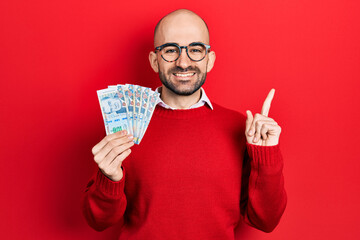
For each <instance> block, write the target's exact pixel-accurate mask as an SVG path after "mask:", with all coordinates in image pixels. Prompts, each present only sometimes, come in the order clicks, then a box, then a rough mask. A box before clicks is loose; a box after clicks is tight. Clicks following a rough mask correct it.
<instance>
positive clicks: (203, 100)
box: [155, 87, 213, 110]
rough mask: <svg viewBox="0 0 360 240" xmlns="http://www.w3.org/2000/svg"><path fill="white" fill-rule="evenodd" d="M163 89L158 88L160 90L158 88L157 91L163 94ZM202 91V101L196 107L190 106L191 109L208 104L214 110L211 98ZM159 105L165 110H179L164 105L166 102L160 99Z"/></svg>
mask: <svg viewBox="0 0 360 240" xmlns="http://www.w3.org/2000/svg"><path fill="white" fill-rule="evenodd" d="M161 88H162V87H158V88H156V90H155V91H156V92H158V93H160V94H161ZM200 90H201V98H200V100H199V101H198V102H197V103H195V104H194V105H192V106H190V107H189V109H192V108H198V107H202V106H204V105H205V103H206V104H207V105H209V107H210V108H211V110H213V106H212V105H211V102H210V100H209V98H208V97H207V96H206V93H205V90H204V89H203V88H200ZM157 104H159V105H160V106H161V107H163V108H167V109H171V110H176V109H177V108H173V107H170V106H169V105H167V104H166V103H164V101H163V100H162V99H161V98H159V100H158V103H157Z"/></svg>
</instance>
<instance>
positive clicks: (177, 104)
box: [160, 85, 201, 109]
mask: <svg viewBox="0 0 360 240" xmlns="http://www.w3.org/2000/svg"><path fill="white" fill-rule="evenodd" d="M160 92H161V95H160V97H161V99H162V100H163V101H164V103H166V104H167V105H169V106H170V107H172V108H176V109H188V108H190V107H191V106H192V105H194V104H195V103H197V102H198V101H199V100H200V97H201V88H200V89H199V90H197V91H196V92H194V93H193V94H191V95H189V96H182V95H178V94H176V93H174V92H172V91H171V90H170V89H168V88H166V87H165V86H164V85H163V86H162V87H161V91H160Z"/></svg>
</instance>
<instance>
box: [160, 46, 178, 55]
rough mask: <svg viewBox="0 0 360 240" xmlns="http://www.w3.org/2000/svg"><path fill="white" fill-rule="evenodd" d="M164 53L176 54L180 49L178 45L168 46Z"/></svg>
mask: <svg viewBox="0 0 360 240" xmlns="http://www.w3.org/2000/svg"><path fill="white" fill-rule="evenodd" d="M163 52H164V54H174V53H178V52H179V49H178V48H177V47H173V46H168V47H165V48H164V49H163Z"/></svg>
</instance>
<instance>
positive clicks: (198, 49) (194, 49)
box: [189, 46, 204, 53]
mask: <svg viewBox="0 0 360 240" xmlns="http://www.w3.org/2000/svg"><path fill="white" fill-rule="evenodd" d="M189 51H190V52H191V53H202V52H204V48H202V47H201V46H192V47H191V48H190V49H189Z"/></svg>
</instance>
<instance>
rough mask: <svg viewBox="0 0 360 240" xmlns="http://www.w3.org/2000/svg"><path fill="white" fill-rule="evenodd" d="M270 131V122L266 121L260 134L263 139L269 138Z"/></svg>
mask: <svg viewBox="0 0 360 240" xmlns="http://www.w3.org/2000/svg"><path fill="white" fill-rule="evenodd" d="M268 132H269V124H268V123H264V124H263V125H262V126H261V130H260V134H261V137H262V139H263V140H266V139H267V138H268Z"/></svg>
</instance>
